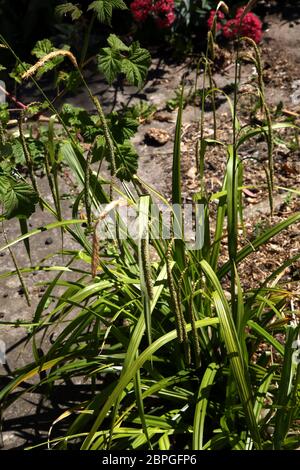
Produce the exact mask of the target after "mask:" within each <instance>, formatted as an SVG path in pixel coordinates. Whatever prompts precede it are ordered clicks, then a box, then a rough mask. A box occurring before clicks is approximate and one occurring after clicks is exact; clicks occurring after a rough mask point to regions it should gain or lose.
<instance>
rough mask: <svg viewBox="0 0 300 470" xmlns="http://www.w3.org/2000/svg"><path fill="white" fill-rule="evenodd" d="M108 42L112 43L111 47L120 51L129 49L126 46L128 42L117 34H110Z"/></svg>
mask: <svg viewBox="0 0 300 470" xmlns="http://www.w3.org/2000/svg"><path fill="white" fill-rule="evenodd" d="M107 42H108V44H109V45H110V47H112V48H113V49H117V50H119V51H128V50H129V47H128V46H126V44H124V42H123V41H121V39H120V38H118V36H116V35H115V34H110V36H109V37H108V39H107Z"/></svg>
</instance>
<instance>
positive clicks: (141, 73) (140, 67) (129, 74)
mask: <svg viewBox="0 0 300 470" xmlns="http://www.w3.org/2000/svg"><path fill="white" fill-rule="evenodd" d="M150 61H151V56H150V54H149V52H148V51H147V50H146V49H143V48H141V47H140V44H139V42H134V43H133V44H132V45H131V46H130V48H129V55H128V57H127V58H123V59H122V65H121V70H122V72H123V73H124V74H125V75H126V78H127V80H128V81H129V83H131V84H132V85H135V86H137V87H141V86H142V84H143V82H144V80H145V79H146V76H147V72H148V68H149V65H150Z"/></svg>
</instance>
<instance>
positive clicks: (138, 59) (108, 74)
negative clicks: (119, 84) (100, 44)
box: [98, 34, 150, 87]
mask: <svg viewBox="0 0 300 470" xmlns="http://www.w3.org/2000/svg"><path fill="white" fill-rule="evenodd" d="M108 44H109V46H110V47H105V48H103V49H101V52H100V54H99V55H98V67H99V70H100V71H101V72H102V73H103V74H104V76H105V78H106V80H107V81H108V83H110V84H111V83H112V82H113V81H114V80H115V79H116V78H117V76H118V74H119V73H121V72H122V73H124V75H125V76H126V79H127V80H128V82H129V83H130V84H132V85H135V86H137V87H141V86H142V84H143V82H144V80H145V79H146V75H147V71H148V68H149V65H150V54H149V52H148V51H147V50H146V49H143V48H141V47H140V44H139V42H133V43H132V44H131V45H130V46H126V45H125V44H124V43H123V42H122V41H121V40H120V39H119V38H117V36H116V35H114V34H111V35H110V36H109V38H108ZM122 53H123V54H122Z"/></svg>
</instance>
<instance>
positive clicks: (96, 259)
mask: <svg viewBox="0 0 300 470" xmlns="http://www.w3.org/2000/svg"><path fill="white" fill-rule="evenodd" d="M98 223H99V221H98V222H97V223H96V224H95V227H94V232H93V247H92V266H91V268H92V277H96V276H97V270H98V266H99V260H100V256H99V237H98V233H97V229H98Z"/></svg>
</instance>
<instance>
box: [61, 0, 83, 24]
mask: <svg viewBox="0 0 300 470" xmlns="http://www.w3.org/2000/svg"><path fill="white" fill-rule="evenodd" d="M55 13H56V14H57V16H58V17H59V18H62V17H63V16H66V15H70V16H71V18H72V20H73V21H76V20H79V18H80V17H81V15H82V10H81V9H80V8H79V7H78V6H77V5H74V4H73V3H71V2H67V3H63V4H62V5H58V6H57V7H56V8H55Z"/></svg>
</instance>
